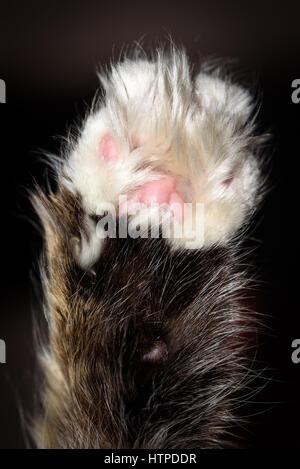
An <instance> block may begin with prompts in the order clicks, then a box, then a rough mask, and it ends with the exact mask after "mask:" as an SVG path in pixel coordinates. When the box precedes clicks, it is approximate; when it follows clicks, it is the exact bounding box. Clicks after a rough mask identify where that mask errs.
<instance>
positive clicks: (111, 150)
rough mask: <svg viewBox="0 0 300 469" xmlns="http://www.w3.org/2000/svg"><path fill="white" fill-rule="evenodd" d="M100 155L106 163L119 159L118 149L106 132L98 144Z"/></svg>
mask: <svg viewBox="0 0 300 469" xmlns="http://www.w3.org/2000/svg"><path fill="white" fill-rule="evenodd" d="M99 150H100V155H101V156H102V158H103V159H104V161H105V162H106V163H112V164H113V163H116V162H117V161H118V159H119V150H118V147H117V145H116V143H115V141H114V139H113V137H112V136H111V135H110V134H109V133H108V134H106V135H105V136H104V137H103V138H102V140H101V142H100V145H99Z"/></svg>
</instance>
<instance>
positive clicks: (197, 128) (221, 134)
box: [61, 52, 259, 266]
mask: <svg viewBox="0 0 300 469" xmlns="http://www.w3.org/2000/svg"><path fill="white" fill-rule="evenodd" d="M100 80H101V83H102V85H103V87H104V89H105V93H106V96H105V100H104V102H103V103H101V105H100V107H99V108H98V109H97V110H96V111H93V112H92V113H91V114H90V115H89V117H88V118H87V120H86V122H85V125H84V127H83V130H82V132H81V135H80V138H79V139H78V142H77V143H76V145H75V147H74V148H73V149H72V151H71V152H70V154H69V156H68V158H67V161H66V162H65V164H64V168H63V171H62V173H61V181H62V182H63V184H65V185H67V187H68V188H69V189H70V190H72V192H79V193H80V194H81V196H82V201H83V204H84V209H85V211H86V214H87V220H88V214H92V213H97V211H99V208H101V204H102V203H103V202H111V203H114V204H117V201H118V197H119V195H120V194H126V193H128V191H129V190H131V189H133V188H135V187H138V186H139V185H141V184H144V183H146V182H148V181H151V180H153V179H157V178H160V177H161V176H162V175H164V174H166V173H168V174H170V173H171V174H172V175H174V177H175V179H176V181H177V190H178V192H179V193H180V195H181V196H182V197H183V199H184V200H185V201H186V202H201V203H202V204H204V246H211V245H213V244H223V243H226V242H227V241H228V240H229V239H230V238H231V237H232V236H233V235H234V234H235V233H236V231H237V230H238V229H239V228H240V227H241V226H242V225H243V223H244V221H245V219H246V218H247V217H248V215H249V214H250V213H251V211H252V209H253V207H254V204H255V195H256V193H257V189H258V177H259V170H258V164H257V161H256V159H255V158H254V156H253V155H252V154H251V152H250V150H249V149H248V139H249V137H250V136H251V133H252V132H253V125H252V121H251V113H252V110H253V105H252V101H251V96H250V95H249V93H248V92H247V91H246V90H245V89H243V88H241V87H240V86H237V85H235V84H233V83H232V82H231V81H230V79H229V78H221V74H220V71H219V70H215V71H214V72H206V71H205V67H203V68H202V71H200V73H199V74H198V75H196V77H195V79H192V77H191V72H190V66H189V63H188V60H187V57H186V55H185V53H184V52H172V53H171V54H170V55H168V56H166V55H164V54H161V53H159V52H158V53H157V55H156V57H155V58H154V59H152V60H150V59H149V60H148V59H145V58H143V59H133V60H130V59H125V60H124V61H123V62H122V63H118V64H116V65H114V66H112V69H111V72H110V73H109V74H108V75H101V76H100ZM107 132H109V133H110V134H111V135H112V136H113V138H114V140H115V142H116V145H117V147H118V149H119V152H120V159H119V162H118V163H117V165H116V166H110V165H109V164H105V162H104V161H103V160H101V158H99V143H100V141H101V139H102V137H103V136H104V135H105V134H107ZM139 163H144V164H143V169H142V170H140V171H139V172H136V171H135V167H136V166H137V164H139ZM65 176H67V177H65ZM226 180H229V181H230V183H228V184H226V183H225V181H226ZM70 181H71V182H70ZM87 223H89V222H88V221H87ZM89 230H90V232H91V239H90V241H89V242H87V240H86V239H84V238H83V240H82V242H81V243H80V246H81V247H80V252H79V259H80V263H81V264H82V265H83V266H88V265H90V264H91V263H92V262H93V261H94V260H96V258H97V256H98V255H99V252H100V249H101V243H102V241H101V239H99V238H98V237H97V236H96V235H95V232H94V230H95V227H94V225H93V224H90V225H89ZM183 241H184V240H181V241H180V240H177V242H176V243H173V245H174V246H175V247H178V246H182V245H183V244H182V243H183Z"/></svg>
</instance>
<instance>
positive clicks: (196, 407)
mask: <svg viewBox="0 0 300 469" xmlns="http://www.w3.org/2000/svg"><path fill="white" fill-rule="evenodd" d="M34 203H35V206H36V209H37V211H38V213H39V215H40V218H41V220H42V223H43V226H44V230H45V239H46V258H45V260H44V263H43V271H44V283H45V293H46V311H47V316H48V319H49V321H48V324H49V344H46V346H45V352H44V357H45V358H44V361H43V365H42V367H43V372H44V374H45V383H44V394H43V399H42V406H43V410H42V412H40V413H39V416H38V419H37V425H36V428H35V438H36V441H37V444H38V446H40V447H50V448H163V449H174V448H195V447H197V448H198V447H199V448H214V447H227V446H232V445H235V444H236V440H235V438H233V436H232V432H233V431H235V429H236V425H237V424H238V414H239V412H238V408H239V407H240V405H241V401H242V396H245V395H246V393H247V392H249V389H247V386H248V384H249V382H250V381H251V379H252V378H251V376H252V373H251V371H249V348H251V343H250V342H249V336H250V335H252V336H253V333H254V331H255V326H254V320H253V317H252V315H251V314H250V313H249V312H248V311H246V310H245V309H244V308H243V307H242V306H241V302H240V297H241V296H242V292H243V291H244V289H245V285H246V281H245V278H244V275H243V273H242V270H241V268H240V267H239V259H238V256H237V253H236V250H235V249H233V248H232V247H231V246H230V245H228V247H216V248H211V249H208V250H197V251H193V250H181V251H171V249H170V248H169V246H168V244H167V242H166V241H165V240H164V239H141V238H138V239H131V238H127V239H118V238H117V239H107V240H106V242H105V247H104V249H103V251H102V253H101V256H100V258H99V260H98V261H97V263H96V265H95V266H93V269H94V271H95V274H94V273H89V272H84V271H83V270H82V269H80V267H78V265H77V263H76V262H75V260H74V256H73V254H72V251H71V247H70V246H71V243H70V240H71V239H72V237H74V236H75V237H79V235H80V232H79V231H80V230H83V229H84V227H83V224H82V223H83V222H82V220H83V216H82V214H83V210H82V207H81V203H80V199H79V198H78V197H75V196H73V195H71V194H70V193H69V192H68V191H67V190H66V189H64V190H62V191H58V192H57V194H53V193H52V194H50V195H44V194H43V192H42V191H38V193H37V195H36V197H35V202H34Z"/></svg>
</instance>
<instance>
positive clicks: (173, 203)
mask: <svg viewBox="0 0 300 469" xmlns="http://www.w3.org/2000/svg"><path fill="white" fill-rule="evenodd" d="M136 204H143V205H145V206H147V207H150V206H152V205H164V206H166V205H167V206H169V209H170V211H171V213H172V215H173V216H175V217H176V218H177V219H179V220H180V219H181V218H182V214H183V206H184V202H183V200H182V198H181V197H180V195H179V194H178V192H177V191H176V185H175V180H174V178H172V177H171V176H167V177H163V178H161V179H158V180H156V181H151V182H148V183H146V184H144V185H143V186H141V187H140V188H139V189H137V190H136V191H135V192H134V193H133V194H132V195H131V196H130V197H129V198H128V200H127V201H126V202H124V203H123V204H121V205H120V207H119V213H120V214H125V213H127V212H129V211H130V210H131V209H132V208H133V207H134V206H136Z"/></svg>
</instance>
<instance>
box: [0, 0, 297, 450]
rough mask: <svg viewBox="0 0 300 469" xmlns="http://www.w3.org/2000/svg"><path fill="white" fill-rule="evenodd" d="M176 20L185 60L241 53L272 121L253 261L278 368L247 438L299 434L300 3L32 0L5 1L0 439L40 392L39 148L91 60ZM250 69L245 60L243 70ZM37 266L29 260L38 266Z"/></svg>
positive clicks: (268, 442) (88, 92)
mask: <svg viewBox="0 0 300 469" xmlns="http://www.w3.org/2000/svg"><path fill="white" fill-rule="evenodd" d="M168 34H170V35H171V36H172V37H173V39H174V41H175V42H176V43H177V44H183V45H184V46H185V47H186V49H187V51H188V53H189V54H190V56H191V58H192V60H193V61H195V62H196V61H197V60H198V59H199V58H200V57H202V56H207V55H214V56H218V57H230V58H232V57H233V58H237V59H238V63H239V67H240V68H241V70H244V78H246V79H248V81H249V82H252V81H253V80H256V79H258V82H259V87H260V92H261V94H262V107H261V111H260V115H259V121H260V124H261V128H262V129H264V130H266V129H269V128H270V129H271V131H272V134H273V140H272V148H273V152H272V160H271V175H270V185H271V188H272V190H271V192H270V193H269V195H268V197H267V199H266V201H265V204H264V206H263V208H262V210H261V212H260V215H259V216H258V218H257V228H256V230H255V232H254V234H253V236H255V238H256V239H257V242H256V244H257V251H256V256H257V261H258V264H259V266H260V277H261V279H262V280H263V282H264V283H263V284H262V286H261V287H260V290H261V291H260V293H259V294H258V295H257V300H256V302H257V305H258V306H259V308H260V310H261V311H262V312H263V313H264V314H267V315H269V316H270V318H271V319H269V320H268V321H269V323H270V324H271V325H272V328H273V332H272V336H270V337H268V338H267V337H266V338H265V350H264V359H265V360H266V366H267V367H268V368H270V369H271V370H272V371H271V375H272V376H273V380H272V381H271V382H270V383H269V385H268V386H267V388H266V390H265V392H264V393H263V394H262V395H261V398H260V400H261V401H262V404H260V405H258V406H257V407H256V408H254V409H253V410H252V411H253V414H255V413H256V409H257V413H258V415H256V416H253V419H254V421H255V425H253V427H252V429H251V433H250V434H249V440H250V443H251V445H252V446H254V447H266V446H268V447H270V446H271V447H274V448H275V447H277V448H278V447H289V446H291V447H292V446H299V443H298V440H299V437H298V431H299V430H298V429H299V423H300V403H299V399H300V397H299V396H300V390H299V388H300V364H299V365H296V364H293V363H292V361H291V352H292V348H291V342H292V340H293V339H296V338H300V308H299V306H298V296H299V295H298V290H299V286H298V281H299V280H298V279H299V277H298V264H299V261H298V252H299V248H298V233H299V228H298V226H299V223H298V200H299V197H298V191H299V189H300V184H299V182H300V177H299V164H298V160H299V158H300V151H299V129H300V103H299V104H298V105H297V104H293V103H292V101H291V93H292V88H291V83H292V81H293V80H294V79H295V78H300V52H299V47H300V3H299V2H292V1H285V2H278V3H275V2H267V1H260V2H255V1H251V2H250V1H249V2H242V1H236V2H230V1H223V2H221V1H216V0H205V1H201V0H199V1H197V2H196V1H195V2H189V1H182V2H176V1H175V0H174V1H173V2H162V1H161V2H154V1H153V2H148V1H147V2H146V1H145V2H143V1H139V2H130V1H123V2H120V3H119V4H117V3H113V2H109V1H107V2H102V1H81V2H79V1H75V0H73V1H52V2H47V1H43V2H38V1H31V0H28V1H26V2H23V1H13V0H12V1H10V2H2V1H1V2H0V78H1V79H3V80H5V82H6V86H7V103H6V104H0V138H1V140H0V141H1V144H0V151H1V163H0V164H1V166H0V168H1V182H0V188H1V198H0V204H1V211H0V216H1V218H0V220H1V244H0V250H1V251H0V252H1V257H0V259H1V269H0V272H1V283H0V286H1V295H0V305H1V310H0V338H1V339H4V340H5V341H6V347H7V363H6V364H0V447H1V448H21V447H24V445H25V439H24V435H23V431H22V425H21V423H20V417H19V408H23V409H24V411H25V412H28V411H30V409H31V407H32V403H33V400H34V367H35V360H34V351H33V337H32V310H33V309H34V308H33V304H34V300H33V298H34V291H33V290H34V288H33V286H32V276H33V277H35V276H36V274H35V272H36V270H37V269H36V265H37V258H38V254H39V251H40V246H41V242H40V237H39V234H38V232H37V229H36V228H35V227H34V225H33V224H32V222H31V220H34V217H33V214H32V212H31V209H30V205H29V203H28V200H27V190H28V189H30V188H32V186H33V181H34V180H37V181H39V182H41V181H43V177H44V172H45V168H44V165H43V164H42V163H41V161H40V156H39V155H40V153H41V150H45V151H47V152H54V153H55V152H58V150H59V147H60V143H59V139H58V138H57V136H60V135H64V134H65V133H66V129H67V128H68V125H70V124H71V123H73V122H74V120H76V118H77V117H78V116H80V115H81V116H82V115H83V112H84V109H85V103H90V102H91V100H92V97H93V95H94V93H95V91H96V89H97V77H96V73H95V71H96V67H97V66H98V65H99V64H107V63H108V62H109V60H110V59H111V58H112V57H113V58H115V59H117V58H118V57H119V53H120V51H121V50H122V47H123V46H124V45H125V46H126V45H130V44H132V42H133V41H135V40H138V39H141V38H142V36H143V37H144V39H143V43H144V46H145V48H146V49H147V48H148V47H151V46H152V45H154V44H157V41H159V40H165V39H166V37H167V35H168ZM245 71H247V72H245ZM32 273H33V274H32Z"/></svg>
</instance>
